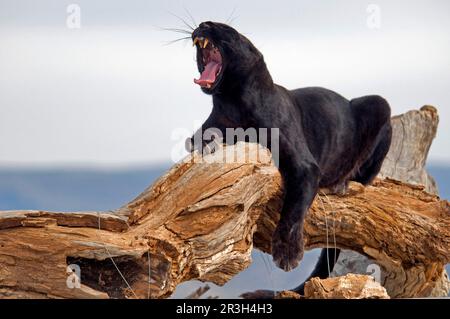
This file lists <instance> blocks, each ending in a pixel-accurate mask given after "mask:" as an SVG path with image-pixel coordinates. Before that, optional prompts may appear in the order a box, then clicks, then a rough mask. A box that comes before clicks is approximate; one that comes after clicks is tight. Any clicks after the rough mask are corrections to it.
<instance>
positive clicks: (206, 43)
mask: <svg viewBox="0 0 450 319" xmlns="http://www.w3.org/2000/svg"><path fill="white" fill-rule="evenodd" d="M208 42H209V40H208V38H206V39H205V41H204V42H203V49H204V48H206V46H207V45H208Z"/></svg>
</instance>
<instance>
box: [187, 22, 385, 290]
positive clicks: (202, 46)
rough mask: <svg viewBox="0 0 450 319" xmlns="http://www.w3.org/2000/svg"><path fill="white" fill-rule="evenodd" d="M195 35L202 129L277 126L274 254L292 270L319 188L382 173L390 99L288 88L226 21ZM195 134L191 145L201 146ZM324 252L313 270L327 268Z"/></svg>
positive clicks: (340, 186)
mask: <svg viewBox="0 0 450 319" xmlns="http://www.w3.org/2000/svg"><path fill="white" fill-rule="evenodd" d="M192 40H193V42H194V45H195V46H196V49H197V67H198V70H199V72H200V74H201V75H200V78H199V79H197V80H194V82H195V83H197V84H198V85H200V87H201V89H202V91H203V92H204V93H206V94H209V95H212V99H213V110H212V113H211V114H210V116H209V117H208V119H207V120H206V121H205V123H204V124H203V125H202V127H201V128H200V130H199V131H200V132H203V131H205V130H206V129H208V128H215V129H218V130H220V131H221V132H222V136H226V128H243V129H244V130H245V129H248V128H279V170H280V172H281V175H282V177H283V182H284V189H285V193H284V204H283V208H282V211H281V216H280V221H279V223H278V225H277V227H276V229H275V232H274V234H273V237H272V256H273V260H274V262H275V263H276V265H277V266H278V267H280V268H281V269H283V270H285V271H289V270H291V269H293V268H295V267H296V266H297V265H298V263H299V261H300V260H301V259H302V257H303V222H304V219H305V215H306V213H307V211H308V208H309V206H310V205H311V203H312V201H313V199H314V197H315V196H316V194H317V192H318V190H319V188H330V189H335V191H339V192H345V189H346V186H347V183H348V182H349V181H356V182H359V183H362V184H364V185H367V184H369V183H371V182H372V181H373V179H374V178H375V177H376V175H377V174H378V172H379V171H380V168H381V164H382V162H383V160H384V158H385V156H386V154H387V152H388V150H389V146H390V143H391V135H392V128H391V124H390V115H391V110H390V107H389V104H388V103H387V102H386V100H385V99H383V98H382V97H380V96H377V95H370V96H364V97H360V98H356V99H353V100H347V99H346V98H344V97H342V96H341V95H339V94H338V93H335V92H333V91H330V90H327V89H324V88H320V87H307V88H300V89H296V90H287V89H285V88H284V87H282V86H280V85H277V84H275V83H274V82H273V80H272V77H271V75H270V73H269V71H268V69H267V67H266V64H265V61H264V58H263V55H262V54H261V53H260V52H259V51H258V49H257V48H256V47H255V46H254V45H253V44H252V43H251V42H250V41H249V40H248V39H247V38H246V37H245V36H243V35H242V34H240V33H239V32H238V31H236V30H235V29H234V28H232V27H230V26H228V25H226V24H223V23H216V22H203V23H201V24H200V25H199V27H198V28H197V29H195V30H194V31H193V32H192ZM193 140H194V139H193V138H190V139H188V143H187V147H188V149H189V150H190V151H192V150H193V149H195V148H197V146H196V145H194V143H193ZM269 140H270V136H269ZM210 142H211V141H203V143H202V145H201V147H204V146H205V145H207V144H208V143H210ZM226 142H227V143H228V142H229V141H226ZM234 142H235V141H234ZM269 145H270V143H269ZM324 251H325V250H324ZM324 251H323V252H322V254H321V258H320V260H319V263H318V265H317V266H316V269H315V270H314V272H313V275H316V276H321V277H324V276H326V275H327V274H328V273H327V271H326V270H325V269H326V267H325V266H324V262H326V259H327V258H326V253H324ZM325 252H326V251H325ZM327 253H332V256H329V257H331V258H329V260H331V261H333V260H334V259H335V257H337V256H334V250H333V249H330V251H329V252H327ZM301 289H302V286H300V287H298V289H297V290H298V291H300V290H301Z"/></svg>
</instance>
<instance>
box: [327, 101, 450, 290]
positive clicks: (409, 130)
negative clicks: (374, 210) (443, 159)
mask: <svg viewBox="0 0 450 319" xmlns="http://www.w3.org/2000/svg"><path fill="white" fill-rule="evenodd" d="M438 124H439V117H438V114H437V111H436V109H435V108H434V107H432V106H424V107H422V108H421V110H420V111H409V112H407V113H405V114H402V115H398V116H394V117H393V118H392V127H393V139H392V146H391V149H390V151H389V153H388V155H387V157H386V159H385V161H384V163H383V167H382V170H381V173H380V177H382V178H383V177H389V178H393V179H396V180H399V181H402V182H406V183H412V184H416V185H423V186H424V187H425V190H426V191H427V192H428V193H431V194H436V195H437V194H438V189H437V186H436V183H435V181H434V179H433V177H431V176H430V175H429V174H428V173H427V171H426V170H425V163H426V159H427V156H428V151H429V149H430V147H431V144H432V142H433V139H434V138H435V136H436V132H437V128H438ZM374 263H376V262H375V261H374V260H373V259H371V258H369V256H367V255H361V254H359V253H357V252H355V251H349V250H347V251H343V252H341V255H340V257H339V260H338V263H337V264H336V266H335V267H334V271H333V273H332V275H334V276H342V275H345V274H347V273H359V274H366V273H369V272H372V271H375V270H376V271H377V272H379V273H377V274H376V277H378V279H379V280H380V281H381V283H382V284H383V285H384V286H385V287H387V289H388V292H389V293H390V294H391V296H396V297H402V296H403V297H407V296H411V295H414V294H411V293H412V291H411V289H409V290H408V291H406V292H403V287H415V289H416V290H417V291H419V290H421V292H420V293H417V294H416V295H420V296H422V297H426V296H436V297H437V296H447V295H448V293H449V291H450V281H449V280H448V277H447V273H446V271H445V269H444V268H442V269H441V268H435V267H434V265H428V266H427V267H419V268H416V267H412V268H409V269H404V268H398V267H396V266H395V264H393V265H391V266H388V265H384V267H381V269H376V268H377V265H374ZM378 266H380V265H378ZM426 273H428V274H430V273H434V274H435V275H434V277H436V278H439V279H438V280H436V281H435V284H434V287H433V284H432V283H431V282H427V281H426V280H424V278H427V277H430V275H426ZM425 283H426V288H425V287H423V285H424V284H425ZM419 287H423V289H422V288H419Z"/></svg>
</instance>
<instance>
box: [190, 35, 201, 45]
mask: <svg viewBox="0 0 450 319" xmlns="http://www.w3.org/2000/svg"><path fill="white" fill-rule="evenodd" d="M198 41H200V39H199V38H197V37H195V39H194V43H192V46H193V47H194V46H195V45H196V44H197V42H198Z"/></svg>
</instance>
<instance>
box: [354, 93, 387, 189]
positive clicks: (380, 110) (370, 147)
mask: <svg viewBox="0 0 450 319" xmlns="http://www.w3.org/2000/svg"><path fill="white" fill-rule="evenodd" d="M351 105H352V110H353V114H354V116H355V120H356V122H357V127H358V133H359V136H360V138H359V141H358V142H359V145H360V150H359V151H360V156H361V159H360V161H358V162H359V164H358V165H357V167H355V171H354V173H353V174H352V175H353V178H352V180H354V181H357V182H359V183H361V184H364V185H367V184H370V183H371V182H372V181H373V179H374V178H375V177H376V176H377V175H378V173H379V172H380V169H381V165H382V164H383V160H384V158H385V157H386V154H387V153H388V151H389V147H390V145H391V139H392V127H391V109H390V107H389V104H388V103H387V102H386V100H385V99H383V98H382V97H380V96H365V97H361V98H358V99H354V100H352V101H351Z"/></svg>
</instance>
